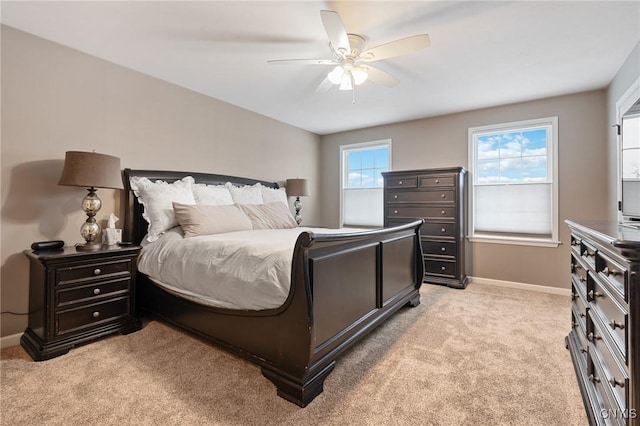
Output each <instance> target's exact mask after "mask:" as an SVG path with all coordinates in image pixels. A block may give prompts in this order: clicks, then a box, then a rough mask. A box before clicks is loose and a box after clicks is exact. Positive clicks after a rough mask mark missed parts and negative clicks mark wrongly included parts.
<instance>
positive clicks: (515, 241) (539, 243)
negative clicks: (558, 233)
mask: <svg viewBox="0 0 640 426" xmlns="http://www.w3.org/2000/svg"><path fill="white" fill-rule="evenodd" d="M467 238H468V239H469V241H471V242H472V243H489V244H511V245H517V246H533V247H558V246H559V245H560V244H562V242H560V241H555V240H550V239H546V238H545V239H543V238H521V237H490V236H482V237H474V236H469V237H467Z"/></svg>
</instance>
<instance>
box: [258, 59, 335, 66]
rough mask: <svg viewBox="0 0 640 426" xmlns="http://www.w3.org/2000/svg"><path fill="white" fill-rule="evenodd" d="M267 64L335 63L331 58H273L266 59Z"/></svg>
mask: <svg viewBox="0 0 640 426" xmlns="http://www.w3.org/2000/svg"><path fill="white" fill-rule="evenodd" d="M267 63H269V64H274V65H284V64H300V65H336V63H335V62H334V61H333V60H331V59H275V60H272V61H267Z"/></svg>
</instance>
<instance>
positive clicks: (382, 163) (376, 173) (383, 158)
mask: <svg viewBox="0 0 640 426" xmlns="http://www.w3.org/2000/svg"><path fill="white" fill-rule="evenodd" d="M388 170H389V147H387V146H384V147H374V148H364V149H353V150H349V151H347V173H348V175H347V184H346V186H345V187H346V188H382V186H383V180H382V175H381V173H382V172H386V171H388Z"/></svg>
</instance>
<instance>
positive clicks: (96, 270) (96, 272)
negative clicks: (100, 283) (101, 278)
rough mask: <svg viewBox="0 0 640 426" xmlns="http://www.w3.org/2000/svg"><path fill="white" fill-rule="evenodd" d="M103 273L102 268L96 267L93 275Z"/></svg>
mask: <svg viewBox="0 0 640 426" xmlns="http://www.w3.org/2000/svg"><path fill="white" fill-rule="evenodd" d="M101 273H102V271H101V270H100V268H96V269H94V270H93V275H100V274H101Z"/></svg>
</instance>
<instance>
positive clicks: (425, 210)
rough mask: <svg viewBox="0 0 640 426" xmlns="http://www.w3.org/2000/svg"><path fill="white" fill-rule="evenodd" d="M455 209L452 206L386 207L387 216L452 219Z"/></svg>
mask: <svg viewBox="0 0 640 426" xmlns="http://www.w3.org/2000/svg"><path fill="white" fill-rule="evenodd" d="M454 215H455V209H454V208H453V207H418V206H403V207H400V206H394V207H389V208H387V217H388V218H393V219H395V218H399V217H401V218H419V217H423V218H431V219H433V218H443V219H453V217H454Z"/></svg>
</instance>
